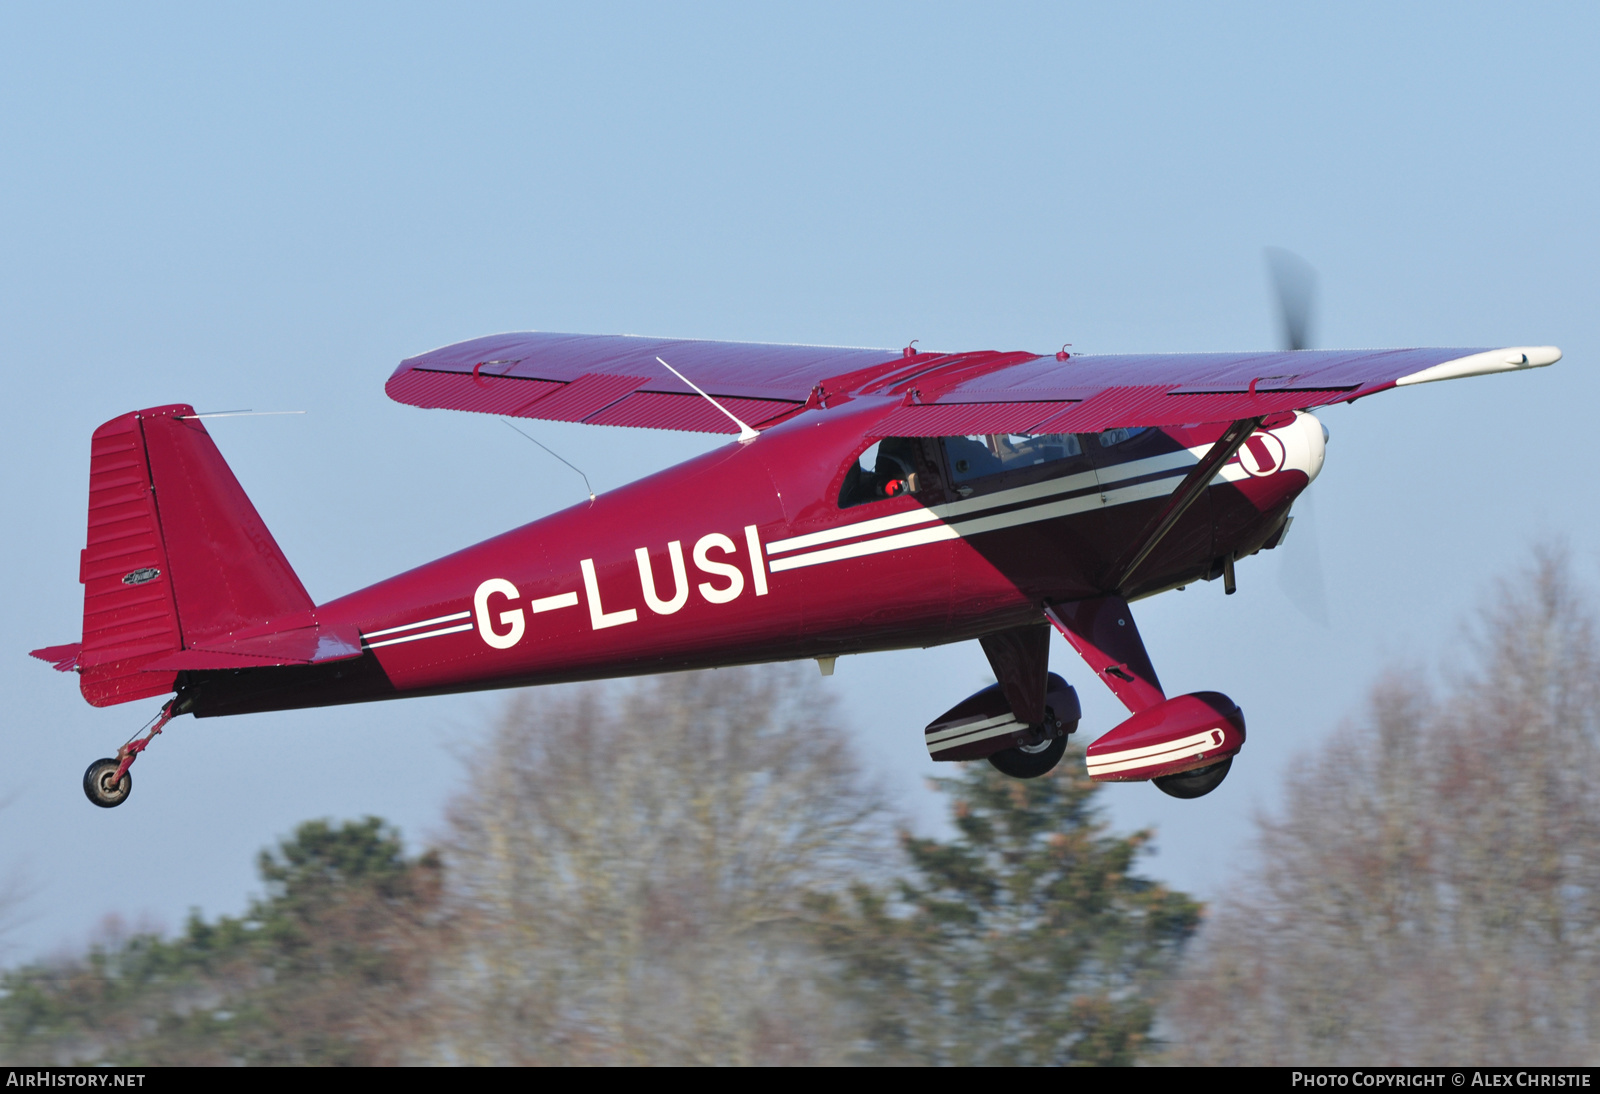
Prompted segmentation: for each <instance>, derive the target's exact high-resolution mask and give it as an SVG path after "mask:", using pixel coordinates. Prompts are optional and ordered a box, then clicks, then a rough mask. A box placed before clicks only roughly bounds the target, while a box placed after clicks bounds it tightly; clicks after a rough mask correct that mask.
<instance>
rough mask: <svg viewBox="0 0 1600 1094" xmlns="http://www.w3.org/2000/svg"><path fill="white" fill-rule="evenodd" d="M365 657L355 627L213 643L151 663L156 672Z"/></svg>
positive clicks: (307, 629) (301, 630)
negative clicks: (161, 670) (160, 670)
mask: <svg viewBox="0 0 1600 1094" xmlns="http://www.w3.org/2000/svg"><path fill="white" fill-rule="evenodd" d="M360 656H361V635H360V633H359V632H358V631H357V630H356V628H355V627H353V626H352V627H345V628H336V627H317V626H312V627H299V628H296V629H295V630H291V631H278V632H276V633H273V634H261V635H255V636H253V637H250V638H243V639H240V640H239V641H237V642H209V643H207V644H206V645H204V646H198V647H194V648H192V649H186V650H179V651H178V652H177V653H174V654H170V655H168V656H166V657H161V658H158V659H157V660H155V661H153V662H151V663H150V666H149V667H150V668H152V669H176V670H184V669H242V668H257V667H267V666H273V665H316V664H321V663H322V662H324V661H345V660H348V659H350V658H352V657H360Z"/></svg>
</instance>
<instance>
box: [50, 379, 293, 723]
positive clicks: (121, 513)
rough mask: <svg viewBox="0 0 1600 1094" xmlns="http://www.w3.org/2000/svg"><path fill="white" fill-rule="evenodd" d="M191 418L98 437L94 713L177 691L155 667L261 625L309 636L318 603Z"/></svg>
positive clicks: (146, 417)
mask: <svg viewBox="0 0 1600 1094" xmlns="http://www.w3.org/2000/svg"><path fill="white" fill-rule="evenodd" d="M192 414H194V410H193V408H192V407H188V406H182V405H178V406H164V407H155V408H152V409H149V410H138V411H134V412H132V413H130V414H124V415H122V416H121V417H119V418H114V419H112V420H111V421H109V422H107V423H105V424H104V425H102V426H101V427H100V428H99V429H97V430H95V431H94V437H93V440H92V442H91V456H90V462H89V528H88V545H87V546H86V547H85V548H84V551H83V556H82V562H81V565H80V569H79V580H80V581H82V582H83V645H82V649H81V650H80V652H79V654H78V662H77V663H78V668H79V670H80V672H81V678H80V686H81V687H82V690H83V695H84V698H85V699H87V700H88V701H89V702H90V703H92V704H94V705H95V706H108V705H111V704H113V703H124V702H127V701H129V700H131V699H141V698H145V697H147V696H151V695H163V694H165V693H167V692H169V691H171V690H173V684H174V680H175V678H176V676H177V673H176V672H175V671H173V670H171V669H165V670H157V669H154V668H153V667H152V666H153V665H154V663H156V662H159V661H162V660H163V659H166V658H168V657H169V655H171V654H172V653H174V652H176V651H179V650H183V649H188V648H193V647H196V646H198V645H203V644H206V643H216V642H222V641H226V640H227V639H228V638H229V637H230V636H233V635H235V634H237V633H238V632H241V631H249V630H252V629H258V628H260V627H262V626H264V625H276V626H279V627H285V628H287V627H294V626H306V625H308V624H310V623H311V621H312V620H311V609H312V603H311V598H310V597H309V596H308V595H307V594H306V590H305V587H304V586H302V585H301V584H300V579H299V578H298V577H296V576H295V573H294V570H293V569H291V568H290V566H289V563H288V560H286V559H285V558H284V557H283V552H282V551H281V550H279V548H278V544H277V542H276V541H275V540H274V539H273V538H272V533H270V532H268V531H267V527H266V525H265V524H264V523H262V520H261V517H260V515H259V514H258V513H257V512H256V509H255V506H253V505H251V504H250V499H249V498H247V497H246V496H245V493H244V490H243V489H241V488H240V486H239V483H238V480H237V479H235V478H234V477H233V472H232V471H230V470H229V469H228V465H227V463H226V462H224V460H223V459H222V454H221V453H220V452H218V451H217V446H216V445H215V444H214V443H213V442H212V440H211V437H210V435H209V434H208V433H207V432H206V429H205V426H204V425H202V424H201V423H200V421H199V420H197V419H195V418H192V417H186V416H187V415H192Z"/></svg>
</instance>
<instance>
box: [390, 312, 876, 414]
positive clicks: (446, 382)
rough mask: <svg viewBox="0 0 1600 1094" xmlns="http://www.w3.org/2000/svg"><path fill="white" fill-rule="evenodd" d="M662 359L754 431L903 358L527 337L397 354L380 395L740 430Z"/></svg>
mask: <svg viewBox="0 0 1600 1094" xmlns="http://www.w3.org/2000/svg"><path fill="white" fill-rule="evenodd" d="M657 357H660V358H662V359H664V360H665V361H666V362H667V363H668V364H670V365H672V366H673V368H676V369H677V370H678V371H679V372H682V373H683V374H684V375H685V376H687V377H688V378H689V379H691V380H693V381H694V382H695V383H696V384H697V385H699V386H700V387H701V388H704V389H705V390H706V391H707V392H709V393H710V394H711V395H712V396H714V397H715V398H716V399H717V401H718V402H720V403H722V405H723V406H725V407H727V408H728V410H729V411H731V412H732V413H733V414H735V415H737V416H738V417H740V418H741V419H743V420H744V421H746V422H749V423H750V424H751V425H753V426H757V427H760V426H761V425H762V424H763V423H767V422H772V421H774V420H775V419H777V418H781V417H783V416H784V415H787V414H791V413H793V412H794V411H796V410H799V409H800V408H801V407H803V406H804V405H805V403H806V400H807V399H808V398H810V396H811V393H812V389H813V388H815V387H816V385H817V384H818V383H819V382H820V381H822V380H824V379H825V378H827V377H830V376H839V375H842V374H848V373H856V372H861V371H863V370H865V371H869V372H871V371H875V370H876V369H877V368H879V367H880V366H883V365H886V364H894V363H899V362H900V361H901V359H902V358H901V355H900V352H899V351H898V350H884V349H848V348H843V347H838V346H789V345H772V344H767V343H761V342H707V341H698V340H696V341H691V340H683V339H673V338H641V337H636V336H633V335H582V334H552V333H548V332H526V333H521V334H496V335H491V336H490V337H488V338H477V339H474V340H473V341H471V342H461V343H458V344H457V345H453V346H446V347H444V348H443V349H437V350H433V351H432V352H430V353H424V354H422V355H420V356H418V357H412V358H410V359H408V360H405V361H402V362H401V363H400V367H399V368H397V369H396V370H395V372H394V375H393V376H391V377H389V382H388V384H387V386H386V388H385V390H386V391H387V392H388V393H389V397H390V398H391V399H394V400H396V401H397V402H402V403H409V404H411V405H412V406H421V407H446V408H449V409H451V410H475V411H478V412H480V413H484V414H503V415H507V416H509V417H516V418H543V419H546V420H551V421H564V422H590V423H593V424H595V425H631V426H644V427H648V428H652V429H682V430H689V431H692V432H702V433H736V432H738V428H737V427H736V426H735V425H734V424H733V423H732V422H730V421H729V420H728V419H727V418H726V417H725V416H724V415H722V414H720V413H718V411H717V409H716V408H715V407H713V406H712V405H711V404H710V403H708V402H706V401H705V400H704V399H702V398H701V397H700V396H698V395H696V394H695V393H694V392H693V391H692V390H690V389H689V387H688V386H687V385H685V384H684V382H683V381H682V380H680V379H678V378H677V377H676V376H674V375H672V373H671V372H669V371H667V370H666V369H665V368H663V367H661V365H660V363H658V362H657V361H656V358H657Z"/></svg>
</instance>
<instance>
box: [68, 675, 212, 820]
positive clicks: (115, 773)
mask: <svg viewBox="0 0 1600 1094" xmlns="http://www.w3.org/2000/svg"><path fill="white" fill-rule="evenodd" d="M187 709H188V704H187V703H184V704H181V706H180V703H179V700H178V698H177V697H173V698H172V699H169V700H168V701H167V703H166V705H165V706H163V707H162V708H161V713H160V714H157V715H156V716H155V719H154V721H153V724H152V725H151V726H150V727H149V730H148V731H147V732H145V735H144V736H143V737H139V735H138V734H137V733H136V734H134V736H135V737H138V739H137V740H129V741H128V743H127V744H125V745H123V746H122V747H121V748H119V749H117V754H116V755H115V756H108V757H106V758H105V759H102V760H96V761H95V762H94V763H92V764H90V765H89V770H87V771H85V772H84V773H83V793H84V795H85V796H86V797H88V799H89V800H90V801H92V802H94V804H96V805H98V806H99V807H100V808H101V809H115V808H116V807H117V806H119V805H121V804H122V803H123V802H125V801H127V800H128V795H129V794H131V793H133V776H132V775H131V774H129V772H128V768H130V767H132V766H133V761H134V760H136V759H138V758H139V753H141V752H143V751H144V750H145V749H146V748H149V747H150V742H151V741H153V740H155V739H156V735H157V734H158V733H160V732H161V730H162V729H163V728H165V727H166V724H167V723H168V722H170V721H172V718H173V716H174V715H177V714H182V713H184V711H185V710H187Z"/></svg>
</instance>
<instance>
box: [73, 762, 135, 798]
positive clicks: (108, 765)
mask: <svg viewBox="0 0 1600 1094" xmlns="http://www.w3.org/2000/svg"><path fill="white" fill-rule="evenodd" d="M121 766H122V761H121V760H114V759H112V758H110V757H109V756H108V757H106V758H105V759H103V760H96V761H95V762H94V763H92V764H90V765H89V770H87V771H85V772H84V773H83V792H84V794H86V795H88V798H89V800H90V801H92V802H94V803H95V804H96V805H98V806H99V807H100V808H101V809H115V808H116V807H117V806H119V805H121V804H122V803H123V802H125V801H127V800H128V795H129V794H131V793H132V792H133V774H132V772H128V771H124V772H123V773H122V778H121V779H117V768H119V767H121ZM114 779H115V780H116V781H115V782H113V781H112V780H114Z"/></svg>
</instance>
